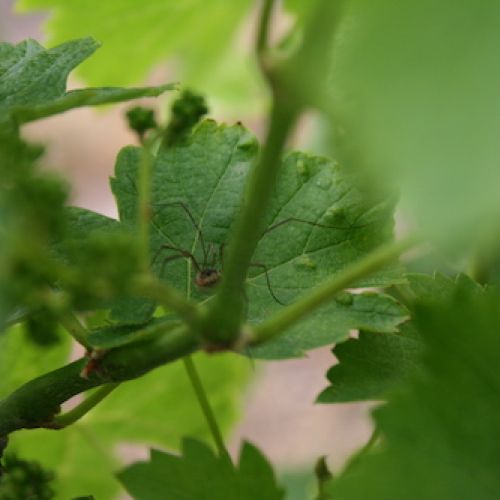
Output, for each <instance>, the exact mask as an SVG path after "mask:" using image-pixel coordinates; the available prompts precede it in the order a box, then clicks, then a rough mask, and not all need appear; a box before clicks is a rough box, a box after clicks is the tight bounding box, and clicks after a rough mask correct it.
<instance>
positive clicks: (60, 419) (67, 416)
mask: <svg viewBox="0 0 500 500" xmlns="http://www.w3.org/2000/svg"><path fill="white" fill-rule="evenodd" d="M119 385H120V384H119V383H118V382H115V383H112V384H106V385H103V386H101V387H99V388H98V389H97V390H95V391H94V392H93V393H92V394H90V395H89V396H88V397H86V398H85V399H84V400H83V401H82V402H81V403H80V404H79V405H77V406H75V407H74V408H73V409H72V410H70V411H68V412H66V413H64V414H62V415H57V416H56V417H54V419H53V420H52V423H53V426H54V427H55V428H58V429H59V428H63V427H67V426H68V425H71V424H74V423H75V422H77V421H78V420H80V419H81V418H82V417H83V416H85V415H86V414H87V413H88V412H89V411H90V410H92V408H94V406H96V405H98V404H99V403H100V402H101V401H102V400H103V399H104V398H105V397H106V396H107V395H108V394H110V393H111V392H112V391H114V390H115V389H116V388H117V387H118V386H119Z"/></svg>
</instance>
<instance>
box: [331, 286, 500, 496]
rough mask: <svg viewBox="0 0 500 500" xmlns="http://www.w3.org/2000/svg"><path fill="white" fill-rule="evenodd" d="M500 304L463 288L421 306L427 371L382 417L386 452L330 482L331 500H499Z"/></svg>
mask: <svg viewBox="0 0 500 500" xmlns="http://www.w3.org/2000/svg"><path fill="white" fill-rule="evenodd" d="M499 301H500V297H499V296H498V293H497V292H496V291H493V290H492V291H489V292H482V293H477V292H474V291H471V290H470V289H468V288H467V287H466V286H465V287H464V286H461V285H459V286H457V289H456V292H455V293H454V294H453V296H452V298H451V299H450V298H449V297H445V298H444V299H443V300H441V301H438V302H434V303H431V302H426V303H425V302H424V304H422V305H421V306H419V307H418V308H417V312H416V324H417V327H418V330H419V332H420V334H421V335H422V337H423V339H424V342H425V345H426V349H425V354H424V357H423V367H422V372H419V373H415V374H414V375H413V376H412V379H411V381H409V382H408V381H407V383H406V384H404V385H402V386H401V387H400V388H399V390H398V391H396V392H395V393H393V394H392V396H391V397H390V398H389V401H388V404H387V405H386V406H384V407H382V408H380V409H378V410H377V411H376V412H375V420H376V423H377V426H378V428H379V430H380V432H381V433H382V436H383V437H382V439H383V441H382V446H380V448H378V447H376V448H375V449H372V451H371V452H367V453H364V454H363V456H362V457H360V458H359V459H357V460H355V461H354V462H352V464H351V465H350V466H348V467H347V469H346V470H345V471H344V473H343V474H342V475H341V476H340V477H338V478H337V479H334V480H333V481H332V482H330V484H329V493H330V495H331V496H330V497H329V498H332V499H335V500H351V499H352V500H354V499H359V498H370V499H373V500H379V499H380V500H382V499H384V500H385V499H387V498H404V499H408V500H417V499H418V500H422V499H434V498H440V499H445V500H446V499H450V500H451V499H456V498H478V499H481V500H488V499H491V500H493V499H496V498H498V496H499V495H500V480H499V476H498V465H499V464H500V452H499V449H498V442H499V440H500V432H499V426H498V422H499V420H500V401H499V398H498V393H499V391H500V374H499V372H498V370H497V365H498V359H499V357H500V339H499V336H498V331H499V329H500V312H499V311H500V308H499V307H498V304H499ZM409 471H410V472H409Z"/></svg>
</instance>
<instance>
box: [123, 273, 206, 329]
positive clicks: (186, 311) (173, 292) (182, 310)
mask: <svg viewBox="0 0 500 500" xmlns="http://www.w3.org/2000/svg"><path fill="white" fill-rule="evenodd" d="M133 289H134V291H135V292H136V293H137V294H138V295H142V296H144V297H147V298H149V299H152V300H154V301H155V302H158V303H159V304H161V305H162V306H163V307H164V308H165V309H166V310H168V311H174V312H176V313H177V314H178V315H179V316H180V317H181V318H182V319H183V320H184V321H185V322H186V323H187V324H188V325H189V326H190V327H191V328H193V329H194V330H196V329H197V328H199V325H200V321H201V314H200V310H199V308H198V306H197V305H196V304H195V303H194V302H192V301H190V300H188V299H186V298H185V297H184V295H183V294H181V293H180V292H179V291H177V289H175V288H174V287H172V286H170V285H168V284H166V283H161V282H160V281H158V280H156V279H155V278H153V277H151V276H149V275H145V276H140V277H138V278H137V279H136V280H135V282H134V284H133Z"/></svg>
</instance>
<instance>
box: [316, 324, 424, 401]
mask: <svg viewBox="0 0 500 500" xmlns="http://www.w3.org/2000/svg"><path fill="white" fill-rule="evenodd" d="M421 351H422V343H421V340H420V338H419V337H418V334H416V332H414V331H413V329H412V328H411V326H409V325H408V324H405V325H403V326H402V327H401V332H400V333H396V334H394V333H392V334H385V333H366V332H361V333H360V335H359V339H351V340H348V341H347V342H344V343H342V344H339V345H337V346H335V348H334V349H333V354H334V355H335V357H336V358H337V359H338V361H339V364H338V365H335V366H333V367H332V368H330V370H328V373H327V377H328V380H330V382H331V385H330V386H329V387H328V388H326V389H325V390H324V391H323V392H322V393H321V394H320V395H319V396H318V402H319V403H347V402H351V401H370V400H376V399H383V398H384V397H385V396H386V394H387V393H388V392H389V390H390V389H392V388H393V387H394V386H395V385H396V384H398V383H401V381H402V380H404V379H405V378H406V377H407V376H408V375H409V374H410V373H412V372H413V370H415V368H416V367H418V366H419V360H420V354H421Z"/></svg>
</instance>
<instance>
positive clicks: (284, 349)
mask: <svg viewBox="0 0 500 500" xmlns="http://www.w3.org/2000/svg"><path fill="white" fill-rule="evenodd" d="M407 318H408V311H407V310H406V309H405V308H404V307H403V306H402V305H401V304H399V303H398V302H397V301H396V300H394V299H393V298H392V297H390V296H388V295H383V294H378V293H373V292H366V293H361V294H355V295H353V294H349V293H347V292H345V293H343V294H341V295H340V296H339V297H337V298H336V299H335V300H333V301H332V303H330V304H327V305H326V306H323V307H322V308H320V309H319V311H318V312H317V313H315V314H314V316H313V317H312V318H310V319H306V320H305V321H303V322H302V321H301V322H299V323H297V324H296V325H294V326H293V327H291V328H290V330H289V331H288V332H287V333H286V334H285V335H284V336H283V337H280V338H278V339H276V340H270V341H269V342H266V343H265V344H262V345H261V346H257V347H254V348H251V349H249V354H250V355H252V356H255V357H258V358H267V359H280V358H288V357H292V356H296V357H300V356H303V355H304V352H305V351H307V350H310V349H314V348H316V347H321V346H322V345H326V344H332V343H333V342H341V341H343V340H346V339H347V338H348V337H349V333H350V331H351V330H363V329H364V330H365V331H371V332H383V333H384V334H387V337H388V338H390V337H392V336H393V335H394V333H395V332H396V331H397V327H398V325H399V324H400V323H402V322H403V321H405V320H406V319H407ZM369 335H371V334H369ZM352 342H354V341H351V340H350V341H348V342H347V343H348V344H349V345H351V343H352ZM339 348H340V346H339Z"/></svg>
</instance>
